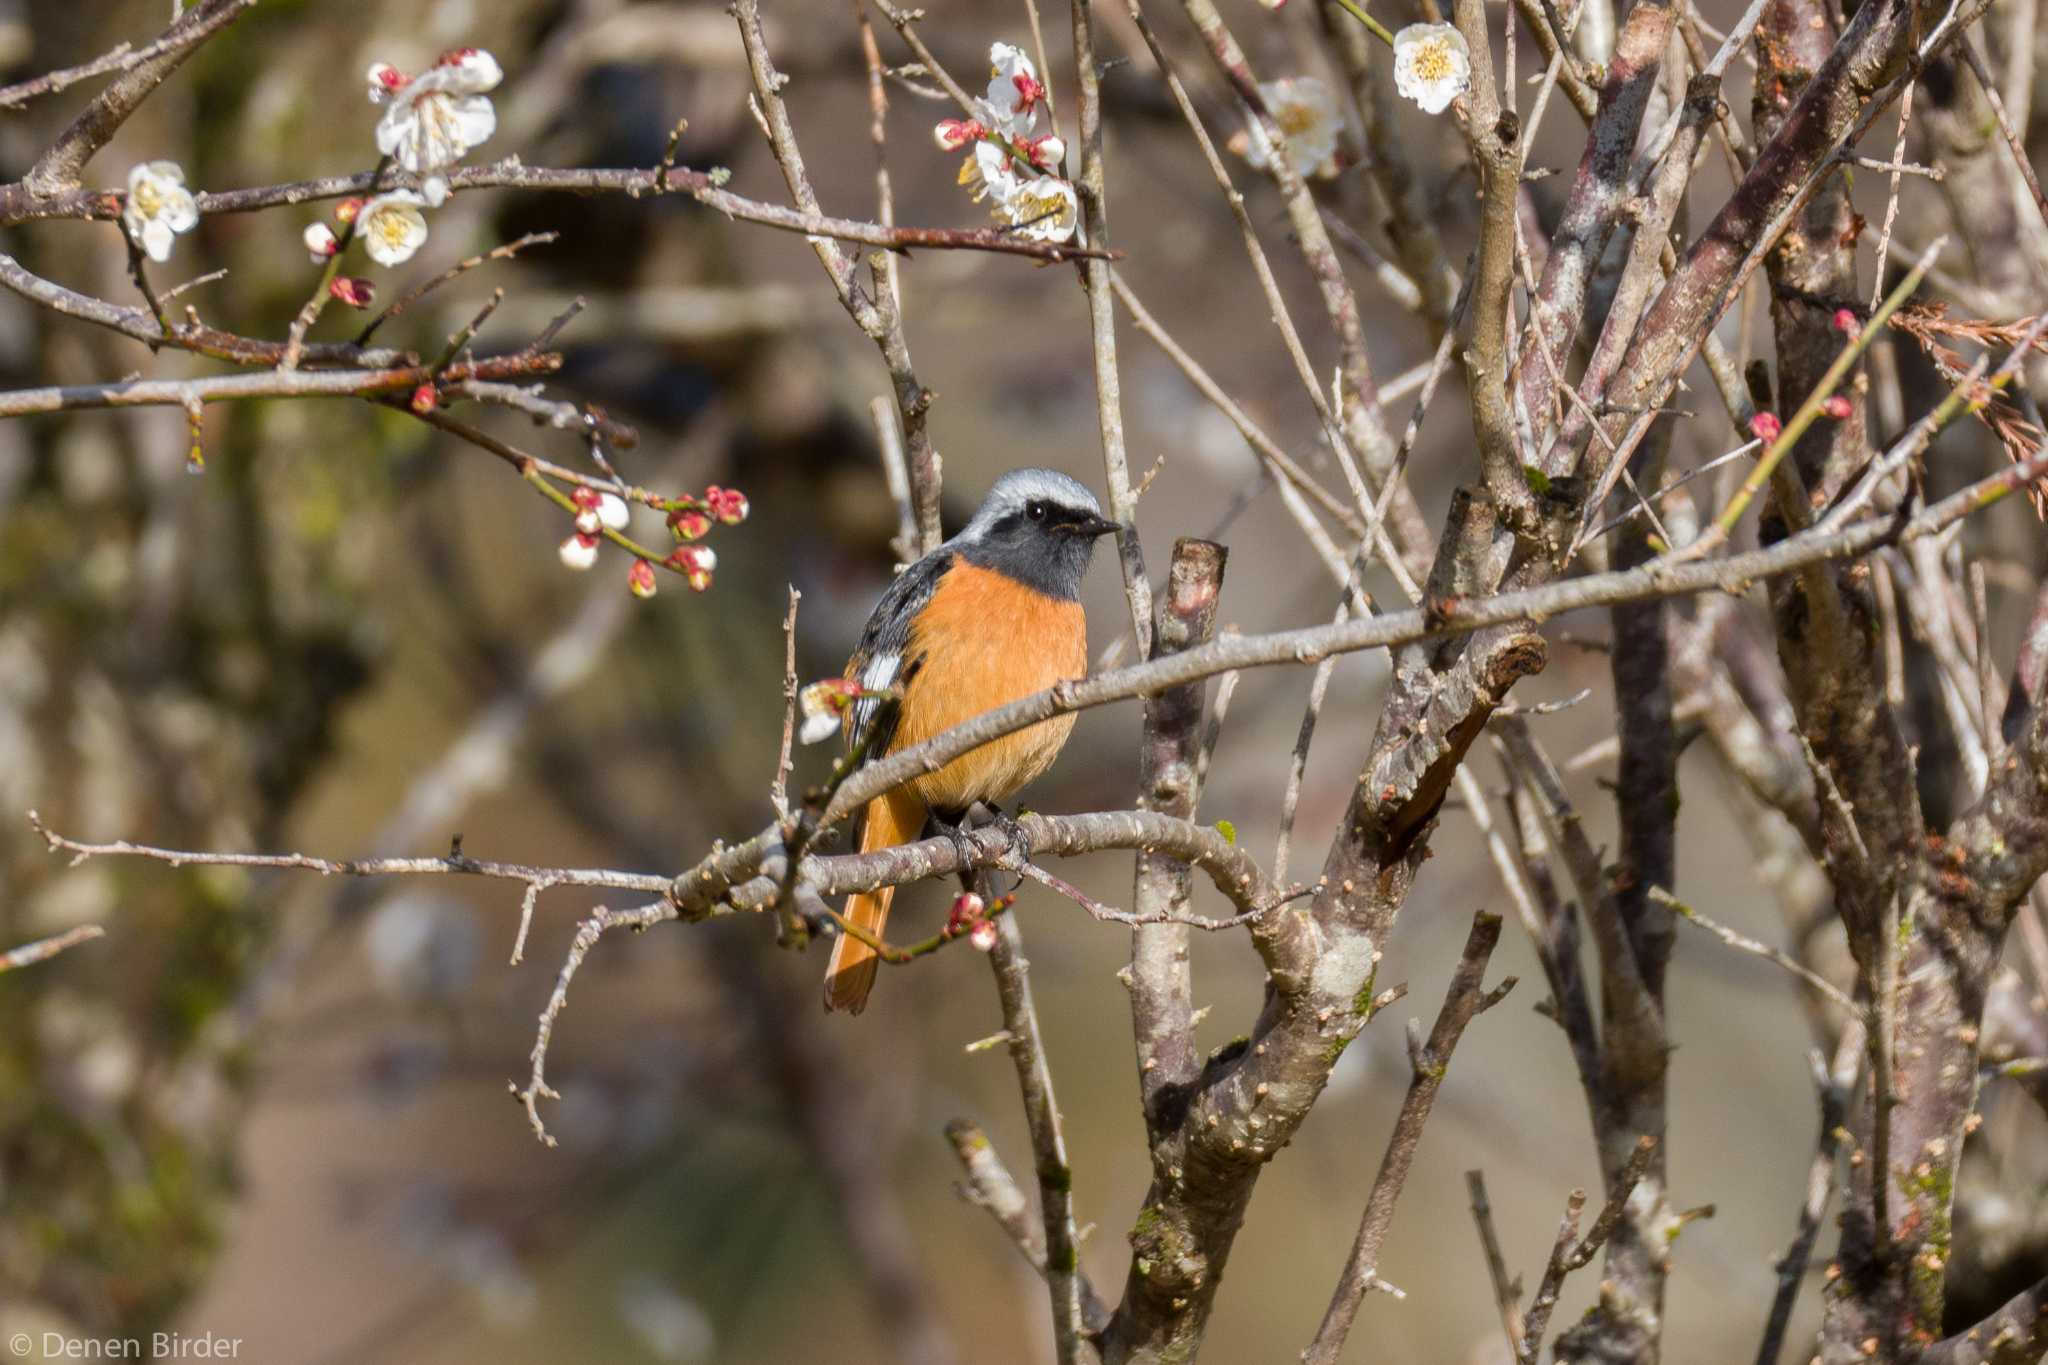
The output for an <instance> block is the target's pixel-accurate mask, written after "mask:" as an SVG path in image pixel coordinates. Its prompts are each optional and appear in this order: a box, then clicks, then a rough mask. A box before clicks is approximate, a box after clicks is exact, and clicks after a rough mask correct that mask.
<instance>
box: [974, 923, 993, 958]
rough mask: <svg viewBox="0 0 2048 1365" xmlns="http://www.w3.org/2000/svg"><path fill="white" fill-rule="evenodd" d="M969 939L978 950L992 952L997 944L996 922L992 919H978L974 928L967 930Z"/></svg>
mask: <svg viewBox="0 0 2048 1365" xmlns="http://www.w3.org/2000/svg"><path fill="white" fill-rule="evenodd" d="M967 941H968V942H969V943H972V944H973V945H974V947H975V951H977V952H983V953H986V952H992V951H993V950H994V949H995V946H996V922H995V921H994V920H992V919H984V920H976V921H975V923H974V928H972V929H970V930H968V932H967Z"/></svg>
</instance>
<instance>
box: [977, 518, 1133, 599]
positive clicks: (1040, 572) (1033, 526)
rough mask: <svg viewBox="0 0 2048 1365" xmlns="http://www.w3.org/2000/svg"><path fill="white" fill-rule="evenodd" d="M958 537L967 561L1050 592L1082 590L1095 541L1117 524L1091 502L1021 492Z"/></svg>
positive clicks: (1076, 594)
mask: <svg viewBox="0 0 2048 1365" xmlns="http://www.w3.org/2000/svg"><path fill="white" fill-rule="evenodd" d="M984 510H985V511H992V512H993V513H994V515H993V516H990V517H988V518H987V520H986V521H985V522H984V521H983V519H982V518H979V517H977V518H976V522H977V523H978V525H977V526H976V527H975V528H973V531H972V533H971V534H970V535H968V536H967V537H964V538H963V539H962V541H961V543H960V551H961V553H962V554H963V555H965V556H966V557H967V560H968V562H969V563H972V564H978V565H980V566H982V567H983V568H989V569H995V570H998V571H1000V572H1002V573H1005V574H1007V575H1009V576H1010V577H1011V578H1014V579H1016V580H1017V581H1018V582H1020V583H1022V584H1024V585H1025V586H1026V587H1029V588H1033V589H1035V590H1037V591H1039V592H1042V593H1045V594H1046V595H1047V596H1049V597H1059V598H1066V599H1072V598H1076V597H1079V596H1080V595H1081V579H1082V577H1083V576H1084V575H1085V574H1086V573H1087V572H1088V560H1089V558H1090V556H1092V555H1093V554H1094V552H1095V541H1096V539H1097V538H1098V537H1100V536H1104V535H1107V534H1108V533H1109V532H1111V531H1114V530H1116V529H1117V524H1116V523H1115V522H1113V521H1110V520H1108V519H1107V518H1105V517H1103V515H1102V514H1101V513H1100V512H1098V511H1097V510H1096V509H1095V508H1094V507H1093V506H1081V505H1077V504H1076V503H1074V502H1071V501H1068V500H1065V499H1062V498H1057V497H1051V496H1025V497H1021V498H1018V499H1016V500H1014V502H1011V503H1006V504H1005V505H1003V506H1001V507H996V508H990V509H984Z"/></svg>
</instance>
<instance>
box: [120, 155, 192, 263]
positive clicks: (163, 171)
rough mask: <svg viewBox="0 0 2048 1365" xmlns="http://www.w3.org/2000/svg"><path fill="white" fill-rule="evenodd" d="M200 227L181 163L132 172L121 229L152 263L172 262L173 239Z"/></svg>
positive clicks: (162, 163)
mask: <svg viewBox="0 0 2048 1365" xmlns="http://www.w3.org/2000/svg"><path fill="white" fill-rule="evenodd" d="M198 224H199V205H198V203H197V202H196V201H194V200H193V198H192V191H190V190H188V189H186V188H185V172H184V169H183V168H182V167H180V166H179V165H178V163H177V162H175V161H145V162H143V163H142V164H141V165H140V166H137V167H135V168H134V169H133V170H131V171H129V172H128V202H127V204H126V205H125V206H123V208H122V209H121V226H122V227H123V228H125V229H127V232H128V240H130V241H132V242H134V243H135V245H137V246H139V247H141V248H142V251H143V254H144V255H146V256H148V257H149V259H151V260H152V261H167V260H169V259H170V258H171V239H172V238H173V237H174V236H176V235H177V234H178V233H180V232H190V231H191V230H192V229H193V228H194V227H196V226H198Z"/></svg>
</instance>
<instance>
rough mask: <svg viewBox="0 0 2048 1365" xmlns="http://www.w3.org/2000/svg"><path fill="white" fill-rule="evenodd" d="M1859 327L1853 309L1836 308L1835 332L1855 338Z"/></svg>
mask: <svg viewBox="0 0 2048 1365" xmlns="http://www.w3.org/2000/svg"><path fill="white" fill-rule="evenodd" d="M1860 325H1861V324H1859V323H1858V322H1857V321H1856V313H1855V311H1854V310H1853V309H1849V308H1837V309H1836V310H1835V330H1836V331H1837V332H1840V333H1841V334H1842V335H1843V336H1845V337H1852V336H1855V335H1856V332H1857V329H1858V327H1859V326H1860Z"/></svg>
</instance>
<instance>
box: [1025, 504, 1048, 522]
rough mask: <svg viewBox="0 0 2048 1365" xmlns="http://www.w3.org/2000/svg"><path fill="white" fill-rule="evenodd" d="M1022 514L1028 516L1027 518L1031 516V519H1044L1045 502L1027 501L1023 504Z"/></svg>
mask: <svg viewBox="0 0 2048 1365" xmlns="http://www.w3.org/2000/svg"><path fill="white" fill-rule="evenodd" d="M1024 515H1025V516H1027V517H1029V518H1031V519H1032V520H1033V521H1044V520H1045V504H1044V503H1042V502H1027V503H1025V504H1024Z"/></svg>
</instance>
